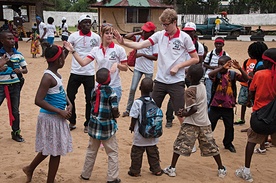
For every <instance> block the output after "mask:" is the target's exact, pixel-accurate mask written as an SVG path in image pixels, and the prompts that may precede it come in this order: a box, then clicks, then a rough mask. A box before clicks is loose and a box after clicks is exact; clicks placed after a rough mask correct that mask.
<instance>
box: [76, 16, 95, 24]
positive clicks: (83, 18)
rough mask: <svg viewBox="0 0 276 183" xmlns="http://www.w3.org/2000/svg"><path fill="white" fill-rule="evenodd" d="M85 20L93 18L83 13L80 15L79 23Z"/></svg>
mask: <svg viewBox="0 0 276 183" xmlns="http://www.w3.org/2000/svg"><path fill="white" fill-rule="evenodd" d="M83 20H91V21H92V19H91V17H90V16H89V15H82V16H80V18H79V20H78V23H80V22H81V21H83Z"/></svg>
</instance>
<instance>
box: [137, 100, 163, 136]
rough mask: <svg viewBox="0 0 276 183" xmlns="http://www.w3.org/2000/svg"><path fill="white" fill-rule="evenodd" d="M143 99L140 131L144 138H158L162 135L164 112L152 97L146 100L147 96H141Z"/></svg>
mask: <svg viewBox="0 0 276 183" xmlns="http://www.w3.org/2000/svg"><path fill="white" fill-rule="evenodd" d="M139 100H142V102H143V105H142V114H141V115H142V117H141V121H140V122H139V133H140V134H141V135H142V136H143V137H144V138H158V137H160V136H161V135H162V133H163V130H162V122H163V112H162V110H161V109H160V108H159V107H157V105H156V103H155V102H154V101H153V100H152V98H151V97H150V100H146V99H145V97H140V98H139Z"/></svg>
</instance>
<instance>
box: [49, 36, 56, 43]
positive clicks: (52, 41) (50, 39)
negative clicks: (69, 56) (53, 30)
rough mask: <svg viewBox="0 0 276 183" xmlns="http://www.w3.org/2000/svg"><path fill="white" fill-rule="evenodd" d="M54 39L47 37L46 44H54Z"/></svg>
mask: <svg viewBox="0 0 276 183" xmlns="http://www.w3.org/2000/svg"><path fill="white" fill-rule="evenodd" d="M54 40H55V37H47V42H48V43H50V44H54Z"/></svg>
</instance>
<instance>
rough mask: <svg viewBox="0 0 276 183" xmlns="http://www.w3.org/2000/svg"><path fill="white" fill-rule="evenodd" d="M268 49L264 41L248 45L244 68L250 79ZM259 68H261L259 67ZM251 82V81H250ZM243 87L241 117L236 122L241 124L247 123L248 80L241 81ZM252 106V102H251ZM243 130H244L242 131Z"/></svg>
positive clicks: (240, 99) (241, 92)
mask: <svg viewBox="0 0 276 183" xmlns="http://www.w3.org/2000/svg"><path fill="white" fill-rule="evenodd" d="M265 50H267V46H266V45H265V43H263V42H259V41H258V42H254V43H252V44H251V45H249V47H248V55H249V57H250V58H249V59H247V60H245V61H244V63H243V66H242V69H243V70H244V71H246V73H247V75H248V77H249V79H250V80H252V78H253V70H254V68H255V66H256V64H257V62H260V61H261V60H262V54H263V53H264V51H265ZM258 70H259V68H258ZM249 82H250V81H249ZM240 84H241V88H240V92H239V97H238V103H239V104H240V105H241V118H240V119H239V120H237V121H236V122H234V124H235V125H241V124H244V123H245V119H244V117H245V112H246V106H247V105H249V104H248V82H241V83H240ZM250 106H251V104H250ZM242 132H243V131H242Z"/></svg>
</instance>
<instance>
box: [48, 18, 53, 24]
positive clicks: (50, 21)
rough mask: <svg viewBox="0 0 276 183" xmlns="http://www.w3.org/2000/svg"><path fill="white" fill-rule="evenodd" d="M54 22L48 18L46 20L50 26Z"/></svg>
mask: <svg viewBox="0 0 276 183" xmlns="http://www.w3.org/2000/svg"><path fill="white" fill-rule="evenodd" d="M54 21H55V20H54V18H53V17H49V18H48V19H47V22H48V24H52V23H53V22H54Z"/></svg>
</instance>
